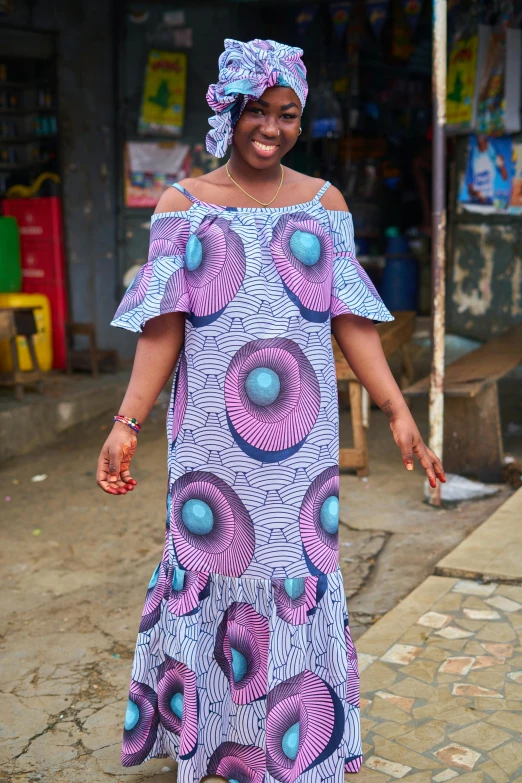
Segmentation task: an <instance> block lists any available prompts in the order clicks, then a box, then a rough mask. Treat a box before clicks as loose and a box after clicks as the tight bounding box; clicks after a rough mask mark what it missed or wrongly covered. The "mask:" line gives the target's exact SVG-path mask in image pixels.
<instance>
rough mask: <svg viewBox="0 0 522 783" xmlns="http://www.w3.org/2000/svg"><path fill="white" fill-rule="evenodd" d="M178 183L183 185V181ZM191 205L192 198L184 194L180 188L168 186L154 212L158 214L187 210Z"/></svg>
mask: <svg viewBox="0 0 522 783" xmlns="http://www.w3.org/2000/svg"><path fill="white" fill-rule="evenodd" d="M183 181H186V180H183ZM178 184H180V185H181V182H180V183H178ZM183 187H184V186H183ZM187 190H188V188H187ZM191 206H192V202H191V201H190V199H188V198H187V197H186V196H184V195H183V193H182V192H181V190H178V189H177V188H175V187H173V186H172V187H170V188H167V190H166V191H165V192H164V193H162V195H161V198H160V200H159V201H158V203H157V204H156V209H155V210H154V214H158V213H160V212H161V213H163V212H186V211H187V210H189V209H190V207H191Z"/></svg>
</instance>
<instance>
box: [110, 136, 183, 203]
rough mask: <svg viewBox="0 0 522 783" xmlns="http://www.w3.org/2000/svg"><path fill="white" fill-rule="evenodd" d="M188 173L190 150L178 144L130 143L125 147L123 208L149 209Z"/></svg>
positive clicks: (173, 142) (170, 142)
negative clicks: (174, 183)
mask: <svg viewBox="0 0 522 783" xmlns="http://www.w3.org/2000/svg"><path fill="white" fill-rule="evenodd" d="M189 172H190V148H189V146H188V144H180V143H179V142H177V141H163V142H152V141H151V142H148V141H145V142H144V141H130V142H127V144H126V146H125V206H127V207H142V208H143V207H152V208H154V207H155V206H156V204H157V203H158V201H159V199H160V196H161V194H162V193H163V191H164V190H165V188H167V187H168V186H169V185H171V184H172V183H173V182H177V181H178V180H180V179H184V178H185V177H187V176H188V175H189Z"/></svg>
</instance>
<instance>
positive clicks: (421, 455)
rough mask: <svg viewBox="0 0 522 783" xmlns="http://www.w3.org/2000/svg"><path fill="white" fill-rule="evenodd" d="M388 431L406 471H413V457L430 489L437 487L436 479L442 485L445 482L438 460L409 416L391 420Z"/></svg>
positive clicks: (442, 469)
mask: <svg viewBox="0 0 522 783" xmlns="http://www.w3.org/2000/svg"><path fill="white" fill-rule="evenodd" d="M390 429H391V431H392V434H393V439H394V440H395V443H396V444H397V446H398V447H399V448H400V450H401V453H402V461H403V462H404V467H405V468H406V470H413V467H414V456H415V457H417V459H418V460H419V462H420V464H421V465H422V467H423V468H424V470H425V471H426V475H427V477H428V479H429V482H430V487H432V488H435V487H436V486H437V479H438V480H439V481H440V482H441V483H442V484H444V483H445V482H446V476H445V475H444V468H443V467H442V463H441V461H440V459H439V458H438V457H437V456H436V455H435V454H434V453H433V451H432V450H431V449H429V448H428V447H427V446H426V444H425V443H424V441H423V440H422V438H421V435H420V432H419V430H418V428H417V425H416V424H415V422H414V421H413V419H412V417H411V416H404V417H403V416H399V417H397V418H396V419H392V420H391V421H390Z"/></svg>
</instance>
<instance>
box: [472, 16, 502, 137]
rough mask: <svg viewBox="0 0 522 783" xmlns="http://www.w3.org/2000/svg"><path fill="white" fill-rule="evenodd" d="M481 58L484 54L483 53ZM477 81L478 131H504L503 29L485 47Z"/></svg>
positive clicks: (493, 34)
mask: <svg viewBox="0 0 522 783" xmlns="http://www.w3.org/2000/svg"><path fill="white" fill-rule="evenodd" d="M481 54H482V52H481ZM480 66H481V67H480V69H479V77H478V90H477V93H478V103H477V124H476V130H477V131H478V132H479V133H490V134H494V133H498V134H501V133H503V132H504V130H505V122H504V114H505V94H504V86H505V76H506V74H505V70H506V31H505V29H504V27H499V28H497V29H495V30H490V33H489V36H488V37H487V41H485V43H484V55H483V58H482V57H481V62H480Z"/></svg>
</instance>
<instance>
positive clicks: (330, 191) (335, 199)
mask: <svg viewBox="0 0 522 783" xmlns="http://www.w3.org/2000/svg"><path fill="white" fill-rule="evenodd" d="M321 204H322V205H323V207H324V208H325V209H331V210H332V211H334V212H349V211H350V210H349V209H348V205H347V203H346V201H345V200H344V196H343V194H342V193H341V191H340V190H339V189H338V188H336V187H335V186H334V185H330V187H329V188H327V189H326V192H325V193H324V194H323V195H322V197H321Z"/></svg>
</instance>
